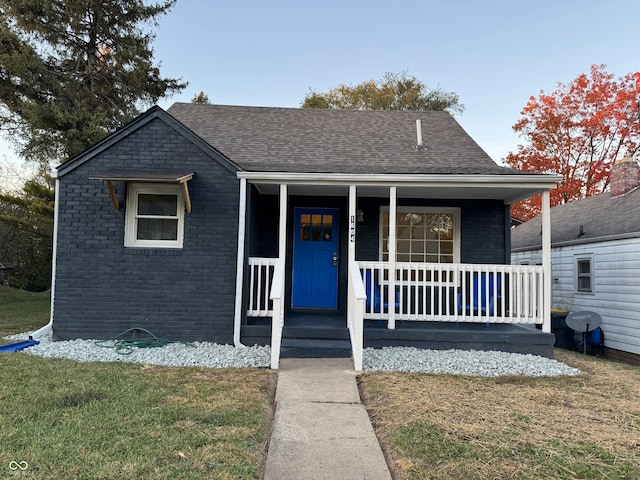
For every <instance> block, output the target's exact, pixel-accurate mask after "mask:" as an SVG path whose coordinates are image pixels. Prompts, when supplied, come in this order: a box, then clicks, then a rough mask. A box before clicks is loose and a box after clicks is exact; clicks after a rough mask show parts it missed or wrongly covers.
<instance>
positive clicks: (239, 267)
mask: <svg viewBox="0 0 640 480" xmlns="http://www.w3.org/2000/svg"><path fill="white" fill-rule="evenodd" d="M246 213H247V179H246V178H241V179H240V202H239V206H238V252H237V259H236V304H235V311H234V317H233V344H234V346H235V347H246V345H244V344H242V343H241V342H240V329H241V327H242V325H241V323H242V289H243V285H244V242H245V224H246V221H245V215H246Z"/></svg>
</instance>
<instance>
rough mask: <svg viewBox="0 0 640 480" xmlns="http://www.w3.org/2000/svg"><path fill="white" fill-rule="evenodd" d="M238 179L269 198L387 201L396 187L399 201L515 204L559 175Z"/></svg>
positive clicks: (249, 176) (253, 175) (552, 184)
mask: <svg viewBox="0 0 640 480" xmlns="http://www.w3.org/2000/svg"><path fill="white" fill-rule="evenodd" d="M238 177H239V178H246V179H247V181H248V182H249V183H251V184H253V185H255V186H256V187H257V188H258V191H259V192H260V193H263V194H267V195H277V194H278V192H279V188H280V185H281V184H287V185H288V187H287V190H288V193H289V195H302V196H304V195H309V196H338V197H340V196H348V194H349V186H350V185H355V186H356V187H357V196H358V197H386V196H388V195H389V187H392V186H395V187H397V196H398V198H439V199H492V200H502V201H503V202H504V203H505V204H511V203H515V202H517V201H519V200H522V199H525V198H528V197H531V196H533V195H535V194H537V193H540V192H542V191H543V190H549V189H551V188H553V187H555V184H556V182H557V181H558V180H560V177H559V176H557V175H508V176H507V175H474V176H468V175H414V176H406V175H385V176H378V175H375V176H374V175H372V176H368V175H350V176H346V175H317V174H315V175H313V174H310V175H291V174H281V175H280V176H278V175H277V174H269V175H266V176H265V175H264V174H257V173H252V172H240V173H239V174H238Z"/></svg>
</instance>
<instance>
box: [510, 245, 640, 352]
mask: <svg viewBox="0 0 640 480" xmlns="http://www.w3.org/2000/svg"><path fill="white" fill-rule="evenodd" d="M539 258H540V251H539V250H529V251H520V252H514V253H513V255H512V263H513V264H521V263H531V264H533V263H536V261H537V260H538V259H539ZM577 258H591V259H592V268H593V277H592V278H593V289H592V290H593V291H592V292H591V293H585V292H578V291H577V286H576V277H577V272H576V259H577ZM551 271H552V278H553V282H552V302H551V305H552V307H553V308H559V309H565V310H569V311H574V312H575V311H581V310H589V311H592V312H596V313H598V314H599V315H600V316H601V317H602V326H601V327H602V330H603V332H604V335H605V343H606V346H607V347H608V348H612V349H615V350H620V351H622V352H629V353H633V354H636V355H640V301H639V299H640V276H639V275H638V272H640V239H638V238H629V239H623V240H613V241H604V242H598V243H589V244H582V245H571V246H564V247H556V248H553V249H552V252H551ZM556 278H557V280H556Z"/></svg>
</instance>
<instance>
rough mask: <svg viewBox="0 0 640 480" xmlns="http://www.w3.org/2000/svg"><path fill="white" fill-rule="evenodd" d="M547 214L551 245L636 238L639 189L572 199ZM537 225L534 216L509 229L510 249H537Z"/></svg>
mask: <svg viewBox="0 0 640 480" xmlns="http://www.w3.org/2000/svg"><path fill="white" fill-rule="evenodd" d="M550 213H551V244H552V246H556V245H557V244H573V243H576V244H578V243H590V242H596V241H603V240H606V239H610V238H618V237H623V238H624V237H637V236H640V188H637V189H635V190H633V191H631V192H629V193H627V194H626V195H622V196H620V197H616V198H611V194H610V193H609V192H607V193H602V194H600V195H596V196H594V197H589V198H585V199H583V200H576V201H574V202H570V203H567V204H564V205H558V206H555V207H553V208H552V209H551V211H550ZM540 225H541V217H540V216H537V217H535V218H533V219H531V220H529V221H528V222H526V223H524V224H522V225H520V226H519V227H516V228H515V229H513V230H512V232H511V250H513V251H518V250H534V249H539V248H541V244H542V236H541V235H540ZM581 225H582V231H583V234H582V235H580V226H581Z"/></svg>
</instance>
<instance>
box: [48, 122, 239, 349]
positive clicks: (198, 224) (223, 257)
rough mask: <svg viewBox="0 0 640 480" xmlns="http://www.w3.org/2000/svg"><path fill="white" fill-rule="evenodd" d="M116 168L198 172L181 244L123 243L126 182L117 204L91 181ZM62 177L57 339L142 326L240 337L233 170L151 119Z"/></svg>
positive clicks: (181, 335)
mask: <svg viewBox="0 0 640 480" xmlns="http://www.w3.org/2000/svg"><path fill="white" fill-rule="evenodd" d="M116 168H135V169H138V170H144V169H148V170H153V169H176V168H180V169H185V170H189V171H193V172H195V175H194V178H193V179H192V180H191V181H190V182H189V191H190V194H191V201H192V213H191V214H185V230H184V246H183V248H180V249H161V248H155V249H151V248H125V247H124V226H125V206H126V201H125V200H126V199H125V196H126V187H125V186H124V185H123V184H122V183H116V184H115V186H116V188H117V193H118V197H119V200H120V204H121V208H120V211H115V209H114V206H113V204H112V202H111V200H110V197H109V192H108V190H107V188H106V186H105V184H104V183H103V182H101V181H99V180H91V179H89V177H90V176H92V175H96V174H98V173H99V172H101V171H105V170H110V169H116ZM59 181H60V188H59V195H60V199H59V200H60V201H59V232H58V253H57V265H56V268H57V272H56V285H55V288H56V296H55V305H54V323H53V332H54V336H55V338H56V339H60V340H64V339H73V338H101V339H103V338H111V337H114V336H116V335H118V334H120V333H122V332H123V331H124V330H126V329H129V328H131V327H142V328H147V329H149V330H151V331H152V332H153V333H154V334H156V335H157V336H159V337H163V338H170V339H173V340H193V339H195V338H197V339H199V340H202V341H218V342H223V343H230V342H231V341H232V338H233V310H234V298H235V274H236V250H237V225H238V198H239V187H238V180H237V179H236V178H235V175H234V174H233V173H232V172H231V171H230V170H229V169H228V168H226V167H223V166H222V165H221V164H220V163H219V162H217V161H216V159H214V158H212V156H211V155H209V154H207V153H206V152H205V151H203V150H202V149H201V148H198V147H197V146H196V145H195V144H194V143H192V142H191V141H190V140H189V139H187V138H185V137H184V136H183V135H182V134H181V133H179V132H178V131H176V130H175V129H174V128H172V126H170V125H168V124H167V123H165V122H164V121H162V120H161V119H153V120H151V121H150V122H149V123H147V124H145V125H143V126H141V127H140V128H139V129H137V130H135V131H133V132H132V133H130V134H127V135H126V136H123V138H120V139H118V141H116V142H114V143H112V144H111V146H109V147H108V148H106V149H105V150H103V151H101V152H99V153H97V154H96V155H95V156H94V157H92V158H91V159H90V161H87V162H84V163H81V164H80V165H79V166H77V167H75V168H73V169H71V170H70V171H68V172H67V173H64V174H63V175H62V176H61V178H60V180H59ZM230 279H231V280H230Z"/></svg>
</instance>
